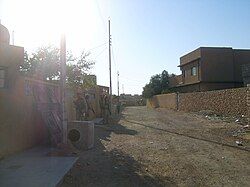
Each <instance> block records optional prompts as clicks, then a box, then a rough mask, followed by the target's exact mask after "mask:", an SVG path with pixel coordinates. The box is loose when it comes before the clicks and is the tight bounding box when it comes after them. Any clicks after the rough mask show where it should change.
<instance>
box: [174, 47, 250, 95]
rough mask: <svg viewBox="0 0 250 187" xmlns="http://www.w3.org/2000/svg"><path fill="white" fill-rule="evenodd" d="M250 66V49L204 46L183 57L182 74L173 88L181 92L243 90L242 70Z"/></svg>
mask: <svg viewBox="0 0 250 187" xmlns="http://www.w3.org/2000/svg"><path fill="white" fill-rule="evenodd" d="M249 63H250V50H245V49H232V48H219V47H200V48H198V49H196V50H194V51H192V52H190V53H188V54H186V55H184V56H182V57H181V58H180V65H179V67H180V70H181V71H182V74H181V75H178V76H174V77H171V78H170V80H169V85H170V87H171V88H172V89H173V90H174V91H178V92H194V91H208V90H217V89H226V88H236V87H242V86H243V85H244V84H243V76H242V67H243V65H245V64H249Z"/></svg>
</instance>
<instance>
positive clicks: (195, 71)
mask: <svg viewBox="0 0 250 187" xmlns="http://www.w3.org/2000/svg"><path fill="white" fill-rule="evenodd" d="M191 75H193V76H195V75H197V67H192V68H191Z"/></svg>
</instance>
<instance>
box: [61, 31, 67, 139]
mask: <svg viewBox="0 0 250 187" xmlns="http://www.w3.org/2000/svg"><path fill="white" fill-rule="evenodd" d="M60 61H61V84H62V85H61V94H62V96H61V97H62V113H63V124H62V125H63V143H64V144H67V113H66V106H65V104H66V98H65V91H66V38H65V36H64V35H62V37H61V49H60Z"/></svg>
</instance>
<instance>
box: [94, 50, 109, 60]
mask: <svg viewBox="0 0 250 187" xmlns="http://www.w3.org/2000/svg"><path fill="white" fill-rule="evenodd" d="M106 49H107V47H105V48H104V49H103V50H102V51H101V52H100V53H98V54H97V55H96V57H95V60H96V59H97V57H99V56H100V55H101V54H102V53H103V52H104V51H105V50H106Z"/></svg>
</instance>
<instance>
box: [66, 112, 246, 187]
mask: <svg viewBox="0 0 250 187" xmlns="http://www.w3.org/2000/svg"><path fill="white" fill-rule="evenodd" d="M237 128H239V127H238V125H237V124H236V123H226V122H223V121H218V120H217V121H211V120H207V119H206V118H204V117H203V116H199V115H195V114H188V113H184V112H176V111H169V110H166V109H157V110H153V109H147V108H146V107H128V108H126V109H125V110H124V111H123V116H122V118H121V119H120V120H119V121H118V122H117V123H115V124H110V125H105V126H98V127H96V128H95V132H96V146H95V148H94V149H92V150H89V151H85V152H82V153H81V155H80V159H79V161H78V162H77V163H76V164H75V166H74V167H73V168H72V169H71V171H70V172H69V173H68V174H67V175H66V176H65V178H64V181H63V184H62V186H250V147H249V142H244V145H243V146H237V145H236V144H235V139H237V137H233V136H232V131H234V130H235V129H237Z"/></svg>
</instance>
